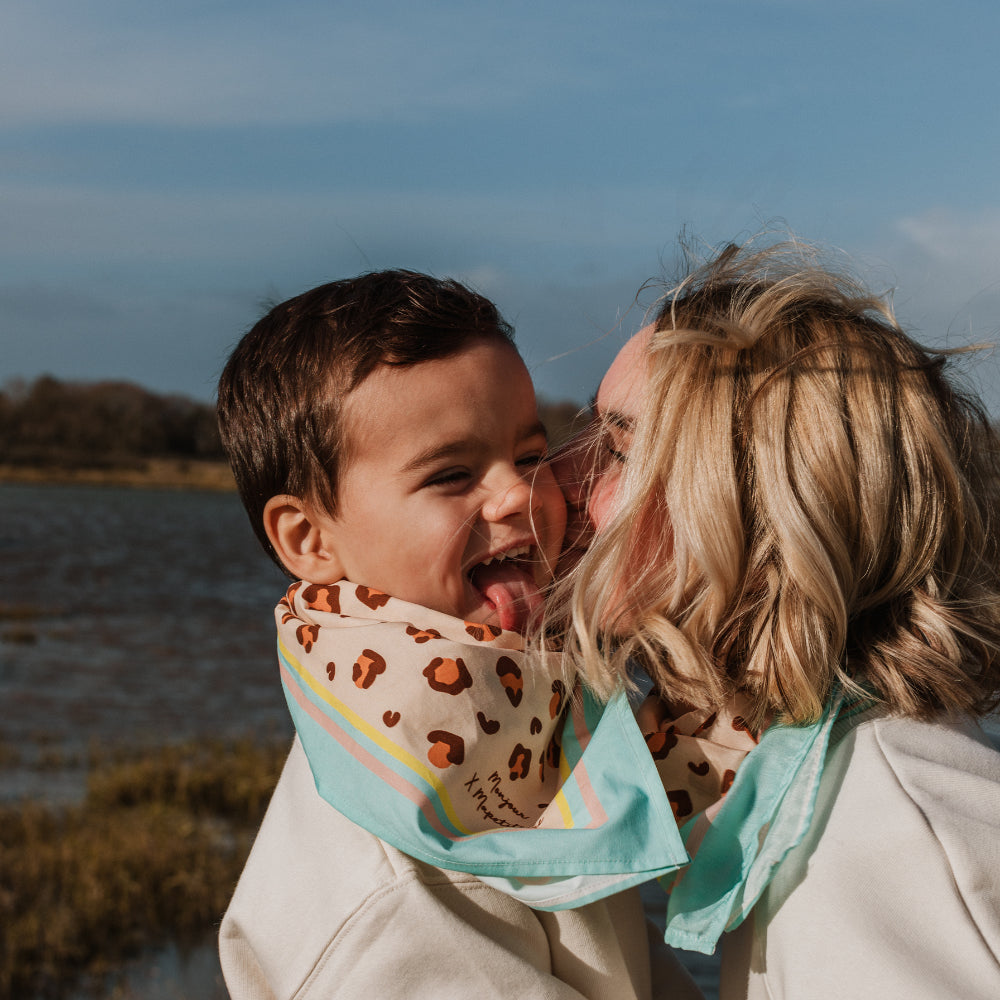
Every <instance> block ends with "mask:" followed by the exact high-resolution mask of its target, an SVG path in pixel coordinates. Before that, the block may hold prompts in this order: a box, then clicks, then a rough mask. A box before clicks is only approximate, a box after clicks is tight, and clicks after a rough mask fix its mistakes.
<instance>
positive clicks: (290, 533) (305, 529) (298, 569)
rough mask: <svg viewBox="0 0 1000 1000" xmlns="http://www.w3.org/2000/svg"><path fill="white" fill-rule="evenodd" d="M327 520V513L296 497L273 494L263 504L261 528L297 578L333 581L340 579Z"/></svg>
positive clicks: (340, 567) (311, 580) (341, 571)
mask: <svg viewBox="0 0 1000 1000" xmlns="http://www.w3.org/2000/svg"><path fill="white" fill-rule="evenodd" d="M329 523H330V518H329V516H328V515H327V514H325V513H322V512H320V511H318V510H317V509H316V507H315V506H314V505H312V504H307V503H305V502H304V501H302V500H300V499H299V498H298V497H293V496H285V495H281V496H275V497H271V499H270V500H268V501H267V503H266V504H265V505H264V531H265V532H266V533H267V537H268V539H269V541H270V542H271V544H272V545H273V546H274V551H275V552H276V553H277V554H278V558H279V559H280V560H281V562H282V564H283V565H284V567H285V569H287V570H288V572H289V573H291V574H292V575H293V576H294V577H296V578H297V579H299V580H308V581H309V582H310V583H336V582H337V580H340V579H342V578H343V576H344V568H343V565H342V564H341V562H340V560H339V559H338V558H337V554H336V552H335V551H334V549H333V546H332V545H331V544H330V543H331V539H330V537H329V532H328V531H327V525H328V524H329Z"/></svg>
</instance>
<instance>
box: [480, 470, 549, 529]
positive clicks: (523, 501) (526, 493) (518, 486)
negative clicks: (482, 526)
mask: <svg viewBox="0 0 1000 1000" xmlns="http://www.w3.org/2000/svg"><path fill="white" fill-rule="evenodd" d="M539 503H540V500H538V499H537V498H534V497H533V491H532V488H531V483H530V482H529V481H528V480H527V479H525V478H524V477H523V476H521V475H519V474H515V475H514V476H512V477H510V478H509V479H508V480H507V481H506V482H504V483H503V484H502V485H501V486H500V487H499V488H498V489H497V490H496V492H494V493H493V494H492V495H491V496H490V498H489V499H488V500H487V501H486V502H485V503H484V504H483V517H484V518H485V519H486V520H487V521H503V520H506V519H507V518H509V517H514V516H516V515H518V514H527V513H530V512H531V511H533V510H535V509H537V508H538V506H539Z"/></svg>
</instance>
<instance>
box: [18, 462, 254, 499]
mask: <svg viewBox="0 0 1000 1000" xmlns="http://www.w3.org/2000/svg"><path fill="white" fill-rule="evenodd" d="M0 483H12V484H30V485H33V486H38V485H42V486H118V487H128V488H132V489H172V490H210V491H213V492H230V491H232V490H235V489H236V484H235V483H234V481H233V474H232V472H231V471H230V469H229V465H228V464H227V463H226V462H210V461H203V460H198V459H183V458H150V459H136V460H134V461H130V462H128V463H123V464H107V465H102V466H80V467H64V466H56V465H51V466H41V465H11V464H0Z"/></svg>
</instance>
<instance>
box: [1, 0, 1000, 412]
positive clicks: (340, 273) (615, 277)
mask: <svg viewBox="0 0 1000 1000" xmlns="http://www.w3.org/2000/svg"><path fill="white" fill-rule="evenodd" d="M998 37H1000V5H996V4H995V3H993V2H986V0H984V2H981V3H977V2H962V0H959V2H954V3H952V4H949V5H948V6H947V7H945V5H943V4H940V3H925V2H921V0H866V2H854V0H842V2H838V3H836V4H834V3H819V2H812V0H797V2H785V0H773V2H766V0H742V2H723V0H719V2H716V0H702V2H700V3H697V4H692V3H684V4H681V3H676V2H673V0H659V2H645V0H639V2H631V3H630V2H619V3H615V4H612V3H610V2H605V3H596V2H590V0H574V2H567V0H554V2H549V3H546V2H544V0H533V2H531V3H525V2H520V0H507V2H505V3H503V4H498V3H476V2H471V3H470V2H469V0H463V2H452V0H445V2H435V3H432V4H431V3H414V2H413V0H409V2H388V0H369V2H368V3H366V4H365V5H364V6H363V8H362V6H361V5H359V4H345V3H341V2H336V0H327V2H324V3H311V2H295V0H289V2H286V3H282V4H277V3H269V4H266V3H260V2H256V0H241V2H240V3H230V2H211V0H202V2H198V3H189V2H184V0H179V2H173V3H170V4H166V3H148V2H146V3H143V2H140V0H87V2H86V3H81V2H79V0H30V2H26V0H6V2H5V3H4V6H3V11H2V13H0V347H2V360H0V381H2V380H4V379H6V378H9V377H14V376H23V377H27V378H33V377H34V376H36V375H38V374H40V373H42V372H50V373H52V374H55V375H57V376H60V377H67V378H83V379H96V378H105V377H111V378H126V379H130V380H133V381H137V382H139V383H141V384H143V385H147V386H149V387H151V388H153V389H156V390H159V391H177V392H182V393H185V394H188V395H191V396H194V397H196V398H200V399H210V398H212V395H213V392H214V382H215V379H216V377H217V375H218V372H219V370H220V368H221V366H222V363H223V361H224V359H225V355H226V353H227V351H228V349H229V348H230V347H231V346H232V344H233V343H234V342H235V341H236V340H237V339H238V338H239V336H240V335H241V334H242V333H243V332H244V331H245V330H246V329H247V328H248V327H249V326H250V325H252V323H253V322H254V321H255V320H256V319H257V318H258V316H259V315H260V311H261V304H262V303H263V302H265V301H267V300H275V299H282V298H286V297H288V296H290V295H294V294H296V293H298V292H300V291H302V290H304V289H306V288H308V287H311V286H312V285H315V284H318V283H320V282H322V281H328V280H331V279H333V278H338V277H344V276H347V275H351V274H356V273H358V272H360V271H364V270H369V269H372V268H382V267H410V268H415V269H418V270H425V271H430V272H432V273H435V274H439V275H451V276H455V277H459V278H462V279H464V280H467V281H469V282H471V283H473V284H474V285H476V286H477V287H478V288H479V289H480V290H482V291H483V292H485V293H486V294H488V295H490V296H492V297H493V298H494V299H495V300H496V301H497V302H498V304H499V305H500V307H501V309H502V310H503V312H504V313H505V315H507V316H508V318H509V319H511V320H512V321H513V322H514V323H515V325H516V327H517V330H518V340H519V343H520V345H521V347H522V351H523V353H524V354H525V356H526V358H527V359H528V361H529V364H530V366H531V368H532V371H533V374H534V376H535V378H536V382H537V384H538V386H539V389H540V391H541V392H542V393H544V394H545V395H547V396H549V397H550V398H566V397H568V398H573V399H577V400H580V401H584V400H586V399H587V398H588V397H589V395H590V394H591V392H592V391H593V390H594V388H595V387H596V384H597V381H598V380H599V378H600V375H601V373H602V371H603V369H604V367H606V365H607V363H608V361H609V359H610V357H611V356H613V354H614V352H615V351H616V350H617V348H618V347H619V346H620V344H621V342H622V338H623V336H624V335H625V333H627V332H631V331H632V330H634V329H636V328H637V327H638V326H639V325H640V324H641V319H642V310H641V308H636V307H632V303H633V300H634V298H635V295H636V292H637V290H638V289H639V287H640V285H642V284H643V282H645V281H646V280H647V279H650V278H655V277H657V276H659V275H661V274H662V272H663V269H664V267H666V268H668V269H670V268H671V267H672V265H673V263H674V261H675V259H676V241H677V235H678V233H679V232H680V231H681V230H682V228H683V229H686V230H687V231H688V232H689V233H691V234H692V235H693V236H695V237H697V238H698V239H700V240H702V241H704V242H705V243H707V244H716V243H718V242H720V241H724V240H730V239H736V240H739V239H742V238H746V237H748V236H750V235H751V234H753V233H755V232H758V231H759V230H761V229H762V228H765V227H775V226H777V227H779V228H781V227H786V228H788V229H790V230H791V231H792V232H794V233H795V234H796V235H798V236H799V237H802V238H804V239H809V240H816V241H819V242H821V243H823V244H826V245H828V246H831V247H834V248H836V249H837V250H838V251H842V252H844V253H846V254H847V255H848V256H849V257H850V258H851V259H853V260H854V261H855V262H856V264H857V265H858V266H859V267H860V268H861V270H862V272H863V274H864V275H865V276H866V278H867V279H868V280H869V282H870V283H871V284H872V285H873V286H875V287H876V288H878V289H879V290H882V289H886V288H890V287H893V288H895V289H896V292H895V302H896V308H897V311H898V313H899V315H900V317H901V318H902V319H903V321H904V322H905V323H906V324H907V325H909V326H910V327H911V328H912V329H914V330H915V331H916V333H917V334H918V336H920V337H921V338H922V339H925V340H927V341H930V342H933V343H935V344H949V345H953V346H954V345H959V344H965V343H971V342H975V341H982V340H991V339H996V338H997V337H1000V191H998V184H997V177H998V176H1000V77H998V74H997V73H996V70H995V68H994V67H995V62H996V40H997V38H998ZM644 301H646V302H647V303H648V301H649V297H648V296H647V298H646V299H645V300H644ZM972 372H973V377H974V378H975V379H976V380H977V382H978V385H979V386H980V388H981V389H982V390H983V391H984V394H985V395H986V397H987V399H988V401H989V403H990V406H991V409H992V410H993V412H994V413H996V414H1000V358H998V357H996V356H989V357H983V358H982V359H981V360H980V361H979V362H978V363H977V364H976V365H975V366H974V367H973V368H972Z"/></svg>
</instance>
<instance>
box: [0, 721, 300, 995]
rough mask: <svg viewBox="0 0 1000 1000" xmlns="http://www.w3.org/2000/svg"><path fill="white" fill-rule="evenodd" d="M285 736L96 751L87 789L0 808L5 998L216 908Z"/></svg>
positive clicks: (39, 991)
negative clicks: (57, 800) (63, 799)
mask: <svg viewBox="0 0 1000 1000" xmlns="http://www.w3.org/2000/svg"><path fill="white" fill-rule="evenodd" d="M287 749H288V746H287V740H285V739H277V738H274V739H272V740H270V741H269V742H268V743H266V744H260V743H257V742H252V741H250V740H249V739H245V740H241V741H237V742H228V743H227V742H222V741H209V742H192V743H187V744H183V745H178V746H168V747H163V748H159V749H155V750H153V749H145V750H141V751H136V752H133V753H131V754H130V753H127V752H125V751H122V750H118V751H114V752H113V753H107V754H100V753H98V754H96V755H92V756H93V758H94V759H92V761H91V770H90V776H89V779H88V789H87V795H86V798H85V799H84V801H83V802H82V803H80V804H79V805H74V806H69V807H63V808H56V807H52V806H48V805H45V804H43V803H40V802H36V801H26V802H22V803H19V804H17V805H9V806H4V807H2V808H0V928H2V929H3V932H2V934H0V998H3V1000H8V998H14V997H19V998H20V997H26V996H31V997H47V996H52V997H57V996H59V995H60V993H62V992H64V991H65V990H66V989H67V988H68V987H69V986H70V985H72V984H73V983H74V981H76V980H78V978H79V977H80V976H82V975H86V974H90V975H93V976H101V975H103V974H105V973H107V972H108V971H109V970H111V969H113V968H114V967H115V966H116V965H118V964H120V963H121V962H122V961H123V960H125V959H126V958H128V957H130V956H133V955H136V954H138V953H139V952H140V951H142V950H143V949H144V948H147V947H151V946H155V945H157V944H162V943H165V942H168V941H175V942H179V943H181V944H183V943H185V942H195V941H199V940H202V939H203V938H204V936H205V934H206V933H207V932H210V931H211V929H212V928H213V926H214V925H216V924H217V923H218V921H219V919H220V918H221V916H222V913H223V911H224V910H225V907H226V905H227V903H228V901H229V897H230V896H231V895H232V891H233V888H234V886H235V884H236V880H237V878H238V876H239V873H240V870H241V869H242V867H243V863H244V860H245V858H246V855H247V853H248V851H249V848H250V844H251V842H252V840H253V836H254V834H255V832H256V829H257V826H258V825H259V823H260V820H261V818H262V816H263V812H264V809H265V807H266V805H267V801H268V799H269V797H270V794H271V791H272V789H273V787H274V784H275V782H276V781H277V778H278V774H279V773H280V770H281V765H282V763H283V761H284V757H285V754H286V752H287Z"/></svg>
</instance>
